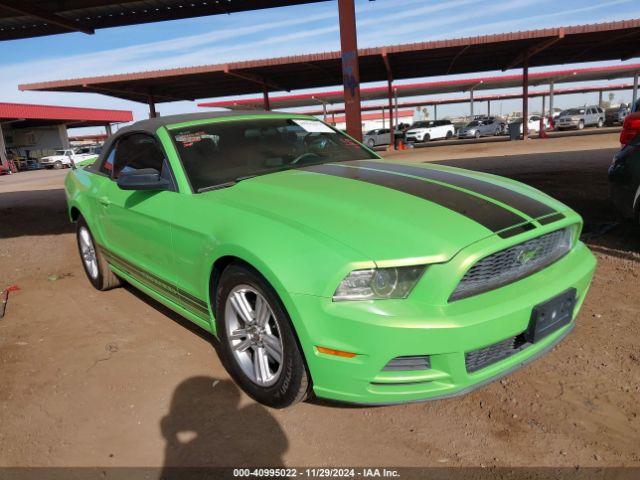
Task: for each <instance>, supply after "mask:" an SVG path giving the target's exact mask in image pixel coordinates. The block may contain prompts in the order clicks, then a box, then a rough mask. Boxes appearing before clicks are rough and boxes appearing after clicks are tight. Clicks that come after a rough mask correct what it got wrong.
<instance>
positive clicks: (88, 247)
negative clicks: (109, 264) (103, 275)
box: [79, 227, 98, 279]
mask: <svg viewBox="0 0 640 480" xmlns="http://www.w3.org/2000/svg"><path fill="white" fill-rule="evenodd" d="M79 239H80V254H81V256H82V261H83V263H84V266H85V267H86V269H87V273H89V276H90V277H91V278H93V279H96V278H98V257H97V256H96V248H95V247H94V245H93V240H92V239H91V234H90V233H89V230H87V229H86V228H85V227H80V233H79Z"/></svg>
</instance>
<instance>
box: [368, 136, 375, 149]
mask: <svg viewBox="0 0 640 480" xmlns="http://www.w3.org/2000/svg"><path fill="white" fill-rule="evenodd" d="M367 146H368V147H369V148H373V147H375V146H376V141H375V140H374V139H373V138H370V139H369V140H368V141H367Z"/></svg>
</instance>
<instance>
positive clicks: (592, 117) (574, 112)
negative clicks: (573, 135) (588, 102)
mask: <svg viewBox="0 0 640 480" xmlns="http://www.w3.org/2000/svg"><path fill="white" fill-rule="evenodd" d="M603 125H604V110H603V109H602V108H600V107H597V106H590V107H580V108H569V109H568V110H564V111H563V112H562V113H560V116H559V117H558V119H557V120H556V125H555V126H556V128H557V129H558V130H566V129H568V128H577V129H578V130H582V129H583V128H584V127H591V126H596V127H598V128H600V127H602V126H603Z"/></svg>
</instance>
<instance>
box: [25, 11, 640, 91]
mask: <svg viewBox="0 0 640 480" xmlns="http://www.w3.org/2000/svg"><path fill="white" fill-rule="evenodd" d="M639 40H640V19H633V20H624V21H619V22H610V23H600V24H592V25H578V26H572V27H563V28H549V29H542V30H528V31H523V32H513V33H504V34H499V35H483V36H477V37H467V38H456V39H451V40H438V41H432V42H422V43H414V44H408V45H394V46H386V47H376V48H366V49H362V50H360V51H359V64H360V80H361V81H362V82H375V81H384V80H386V79H387V68H386V65H387V64H388V65H389V66H390V68H391V73H392V75H393V77H394V79H396V80H398V79H403V78H419V77H429V76H436V75H448V74H460V73H471V72H480V71H493V70H503V69H509V68H515V67H518V66H520V65H521V64H522V61H523V58H524V57H523V54H524V53H525V52H528V54H529V55H530V61H529V63H530V66H531V67H535V66H545V65H558V64H563V63H577V62H588V61H600V60H615V59H618V60H619V59H626V58H632V57H634V56H638V55H640V51H638V50H639V48H638V43H639ZM541 52H544V54H541ZM385 59H386V61H385ZM342 80H343V79H342V61H341V54H340V52H339V51H335V52H324V53H317V54H312V55H299V56H292V57H281V58H271V59H265V60H254V61H246V62H235V63H228V64H218V65H204V66H198V67H188V68H175V69H170V70H158V71H150V72H139V73H130V74H120V75H109V76H102V77H88V78H77V79H72V80H58V81H51V82H40V83H33V84H27V85H20V87H19V88H20V89H21V90H46V91H74V92H93V93H103V94H105V95H111V96H114V97H119V98H124V99H127V100H133V101H139V102H147V101H148V100H149V95H150V94H152V95H153V98H154V100H155V101H156V102H170V101H177V100H195V99H199V98H212V97H223V96H231V95H243V94H252V93H260V92H262V91H263V88H264V87H265V86H266V87H267V88H268V89H269V90H271V91H277V90H281V91H290V90H295V89H304V88H313V87H325V86H333V85H340V84H342Z"/></svg>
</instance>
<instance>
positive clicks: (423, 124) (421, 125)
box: [411, 122, 433, 128]
mask: <svg viewBox="0 0 640 480" xmlns="http://www.w3.org/2000/svg"><path fill="white" fill-rule="evenodd" d="M429 127H433V122H416V123H414V124H413V125H411V128H429Z"/></svg>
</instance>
